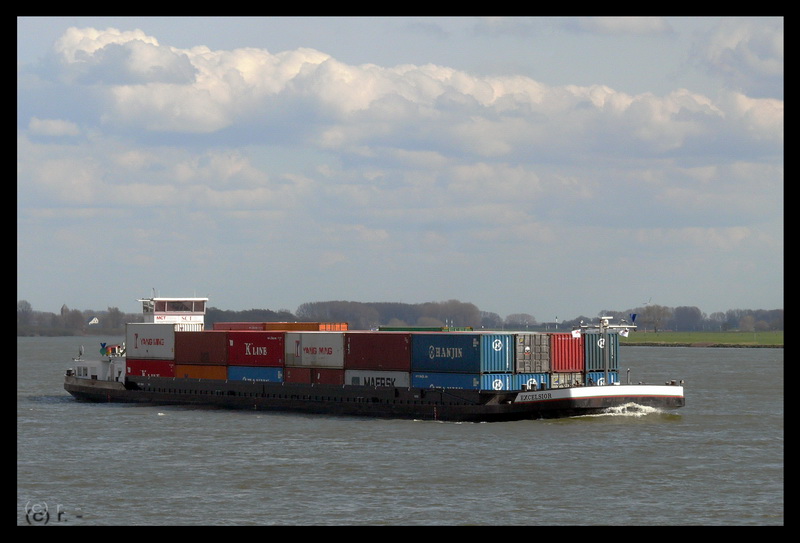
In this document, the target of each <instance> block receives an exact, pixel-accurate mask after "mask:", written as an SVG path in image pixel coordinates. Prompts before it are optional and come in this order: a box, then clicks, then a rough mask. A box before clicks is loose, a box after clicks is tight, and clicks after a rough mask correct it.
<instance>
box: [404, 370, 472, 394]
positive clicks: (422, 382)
mask: <svg viewBox="0 0 800 543" xmlns="http://www.w3.org/2000/svg"><path fill="white" fill-rule="evenodd" d="M411 386H412V387H414V388H453V389H468V390H478V389H480V387H481V374H480V373H458V372H412V373H411Z"/></svg>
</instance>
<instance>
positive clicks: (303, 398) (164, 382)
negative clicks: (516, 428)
mask: <svg viewBox="0 0 800 543" xmlns="http://www.w3.org/2000/svg"><path fill="white" fill-rule="evenodd" d="M64 388H65V390H66V391H67V392H69V393H70V394H71V395H72V396H74V397H75V398H76V399H78V400H81V401H90V402H125V403H142V404H154V405H193V406H206V407H217V408H226V409H246V410H254V411H291V412H299V413H309V414H327V415H342V416H345V415H346V416H358V417H372V418H376V417H377V418H402V419H417V420H439V421H454V422H502V421H514V420H525V419H544V418H559V417H568V416H578V415H588V414H597V413H603V412H605V411H607V410H608V409H611V408H615V407H620V406H624V405H628V404H636V405H643V406H649V407H655V408H663V409H674V408H679V407H683V406H684V404H685V400H684V396H683V387H682V386H656V385H619V386H597V387H576V388H572V389H552V390H543V391H530V392H519V391H516V392H492V391H480V390H463V389H442V388H432V389H425V388H395V387H372V386H353V385H347V386H342V385H326V384H313V385H311V384H297V383H273V382H252V381H230V380H225V381H222V380H215V379H186V378H171V377H131V376H128V377H127V378H126V379H125V381H124V383H121V382H110V381H98V380H90V379H82V378H77V377H74V376H67V377H66V378H65V382H64Z"/></svg>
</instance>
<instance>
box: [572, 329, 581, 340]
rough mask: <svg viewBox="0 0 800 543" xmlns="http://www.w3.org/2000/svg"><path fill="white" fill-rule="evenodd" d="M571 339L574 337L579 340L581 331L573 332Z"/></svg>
mask: <svg viewBox="0 0 800 543" xmlns="http://www.w3.org/2000/svg"><path fill="white" fill-rule="evenodd" d="M572 337H574V338H575V339H579V338H580V337H581V331H580V330H573V331H572Z"/></svg>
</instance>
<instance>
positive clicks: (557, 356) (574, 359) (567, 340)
mask: <svg viewBox="0 0 800 543" xmlns="http://www.w3.org/2000/svg"><path fill="white" fill-rule="evenodd" d="M176 333H177V332H176ZM584 360H585V353H584V352H583V334H581V335H580V336H578V337H575V336H573V335H572V334H551V335H550V369H551V371H553V372H577V371H583V367H584V365H585V364H584Z"/></svg>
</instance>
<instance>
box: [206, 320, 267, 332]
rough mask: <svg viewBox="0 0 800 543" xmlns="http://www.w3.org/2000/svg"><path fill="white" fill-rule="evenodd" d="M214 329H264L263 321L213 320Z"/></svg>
mask: <svg viewBox="0 0 800 543" xmlns="http://www.w3.org/2000/svg"><path fill="white" fill-rule="evenodd" d="M213 328H214V330H252V331H256V330H262V331H263V330H264V323H263V322H215V323H214V327H213Z"/></svg>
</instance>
